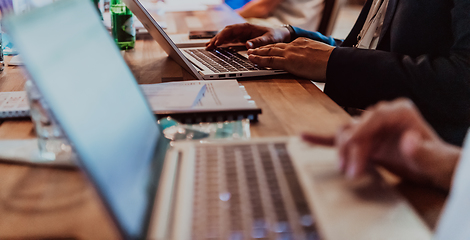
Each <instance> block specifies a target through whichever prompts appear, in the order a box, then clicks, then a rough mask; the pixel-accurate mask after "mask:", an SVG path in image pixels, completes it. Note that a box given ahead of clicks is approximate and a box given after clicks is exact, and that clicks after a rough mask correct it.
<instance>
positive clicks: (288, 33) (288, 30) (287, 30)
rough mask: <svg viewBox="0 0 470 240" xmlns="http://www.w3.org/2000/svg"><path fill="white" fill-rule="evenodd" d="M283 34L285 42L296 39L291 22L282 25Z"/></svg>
mask: <svg viewBox="0 0 470 240" xmlns="http://www.w3.org/2000/svg"><path fill="white" fill-rule="evenodd" d="M281 29H282V30H283V34H284V36H285V37H284V42H291V41H292V40H294V39H296V34H295V30H294V28H293V27H292V26H291V25H290V24H284V25H282V28H281Z"/></svg>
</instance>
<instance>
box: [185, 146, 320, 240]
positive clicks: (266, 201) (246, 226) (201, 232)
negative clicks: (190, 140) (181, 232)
mask: <svg viewBox="0 0 470 240" xmlns="http://www.w3.org/2000/svg"><path fill="white" fill-rule="evenodd" d="M192 239H233V240H238V239H312V240H314V239H320V237H319V235H318V232H317V229H316V227H315V219H314V217H313V215H312V214H311V212H310V210H309V207H308V204H307V201H306V198H305V195H304V193H303V191H302V188H301V186H300V183H299V181H298V179H297V175H296V172H295V169H294V166H293V165H292V162H291V160H290V158H289V155H288V153H287V149H286V146H285V144H284V143H269V144H253V145H252V144H250V145H245V144H243V145H224V146H199V147H198V148H197V149H196V181H195V195H194V212H193V227H192Z"/></svg>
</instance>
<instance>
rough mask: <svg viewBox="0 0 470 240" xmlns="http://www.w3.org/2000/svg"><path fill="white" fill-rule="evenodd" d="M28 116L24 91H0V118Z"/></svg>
mask: <svg viewBox="0 0 470 240" xmlns="http://www.w3.org/2000/svg"><path fill="white" fill-rule="evenodd" d="M18 117H29V105H28V98H27V97H26V92H24V91H18V92H0V119H1V118H18Z"/></svg>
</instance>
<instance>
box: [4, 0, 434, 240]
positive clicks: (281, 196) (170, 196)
mask: <svg viewBox="0 0 470 240" xmlns="http://www.w3.org/2000/svg"><path fill="white" fill-rule="evenodd" d="M83 16H87V17H83ZM3 24H4V27H5V28H6V29H7V31H8V32H9V34H10V35H11V37H12V38H13V40H14V41H15V44H16V46H17V48H18V49H19V51H21V54H22V58H23V61H24V64H25V67H26V70H27V72H28V74H29V76H30V78H31V79H32V80H33V81H34V82H35V84H36V85H37V88H38V89H39V91H40V92H41V93H42V95H43V97H44V100H45V102H46V103H47V104H48V106H49V109H50V111H51V116H52V117H53V118H54V119H56V120H57V122H58V124H59V125H60V126H61V127H62V129H63V131H64V134H65V136H66V137H67V139H68V141H69V142H70V143H71V145H72V147H73V149H74V150H75V152H76V154H77V158H78V163H79V165H80V166H81V168H82V169H83V170H84V173H85V174H86V175H87V176H88V178H89V180H90V181H91V182H92V183H93V185H94V187H95V189H96V191H97V193H98V194H99V196H100V198H101V200H102V201H103V203H104V205H105V206H106V210H107V211H108V212H109V214H110V216H111V217H112V219H113V221H114V222H115V224H116V226H117V228H118V229H119V232H120V234H121V237H122V238H123V239H341V240H344V239H350V240H351V239H361V240H362V239H429V238H430V231H429V229H428V228H427V227H426V225H425V224H424V223H423V222H422V221H421V220H420V218H419V217H418V216H417V215H416V213H415V212H414V211H413V209H412V208H411V207H410V206H409V204H408V203H407V202H406V201H405V200H403V198H402V197H401V196H400V195H398V194H397V193H396V192H394V191H393V190H392V189H391V188H390V187H388V186H387V185H386V184H384V182H383V181H382V180H381V179H380V178H379V177H378V176H377V175H373V174H371V175H370V176H368V177H367V178H365V179H362V180H361V181H360V182H354V183H351V182H349V181H346V180H345V179H344V178H343V177H342V175H341V174H340V173H339V171H338V170H337V161H336V152H335V149H333V148H325V147H320V146H312V145H309V144H307V143H305V142H303V141H301V140H300V139H299V138H298V137H280V138H258V139H252V140H232V141H231V140H226V141H222V140H218V141H217V142H213V141H199V142H195V141H182V142H169V140H167V139H166V138H165V137H164V135H163V134H162V130H161V129H160V127H159V125H158V124H157V121H156V120H155V117H154V115H153V113H152V111H151V109H150V108H149V104H148V102H147V100H146V98H145V97H144V95H143V94H142V92H141V90H140V88H139V86H138V84H137V82H136V80H135V79H134V77H133V75H132V73H131V71H130V70H129V68H128V67H127V65H126V63H125V61H124V60H123V58H122V56H121V55H120V52H119V50H118V49H117V47H116V45H115V43H114V41H113V40H112V38H111V37H110V36H109V33H107V31H106V29H105V28H104V26H103V25H102V24H101V21H100V19H99V17H98V16H97V14H96V11H95V9H93V6H92V4H91V2H90V1H83V0H67V1H57V2H55V3H53V4H52V5H48V6H46V7H43V8H40V9H35V10H33V11H31V12H29V13H28V14H24V15H19V16H14V17H9V18H7V19H4V21H3ZM57 29H62V31H60V32H57V31H56V30H57ZM71 217H73V216H71Z"/></svg>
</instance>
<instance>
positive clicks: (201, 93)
mask: <svg viewBox="0 0 470 240" xmlns="http://www.w3.org/2000/svg"><path fill="white" fill-rule="evenodd" d="M206 89H207V86H206V84H204V85H203V86H202V87H201V90H199V93H198V94H197V96H196V99H194V102H193V105H192V106H191V108H194V107H195V106H196V105H197V104H198V103H199V102H200V101H201V99H202V97H204V94H205V93H206Z"/></svg>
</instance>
